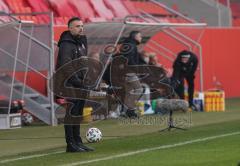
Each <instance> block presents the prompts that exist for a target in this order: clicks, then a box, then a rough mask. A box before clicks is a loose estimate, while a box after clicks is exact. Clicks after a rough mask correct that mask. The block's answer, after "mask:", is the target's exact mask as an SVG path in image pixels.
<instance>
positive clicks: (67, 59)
mask: <svg viewBox="0 0 240 166" xmlns="http://www.w3.org/2000/svg"><path fill="white" fill-rule="evenodd" d="M58 47H59V52H58V57H57V64H56V70H58V69H59V68H60V67H62V66H63V65H65V64H66V63H70V64H69V67H68V70H71V71H70V73H74V72H76V71H77V70H76V69H77V66H76V65H74V64H71V62H72V61H73V60H76V59H78V58H80V57H82V56H87V51H88V48H87V38H86V36H81V37H80V38H77V37H74V36H73V35H72V34H71V33H70V32H69V31H65V32H63V33H62V34H61V36H60V40H59V42H58ZM67 73H69V71H68V72H67ZM63 74H64V73H63ZM83 76H84V75H83V73H82V72H77V73H76V74H73V76H72V77H70V76H66V78H67V77H70V79H69V80H68V81H67V85H68V86H73V87H79V86H81V85H82V80H83Z"/></svg>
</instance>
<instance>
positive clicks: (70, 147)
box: [66, 142, 86, 152]
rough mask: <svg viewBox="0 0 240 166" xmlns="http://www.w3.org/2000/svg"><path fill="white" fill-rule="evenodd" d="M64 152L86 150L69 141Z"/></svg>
mask: <svg viewBox="0 0 240 166" xmlns="http://www.w3.org/2000/svg"><path fill="white" fill-rule="evenodd" d="M66 152H86V150H85V149H83V148H80V147H79V146H77V145H76V144H74V143H72V142H71V143H68V144H67V148H66Z"/></svg>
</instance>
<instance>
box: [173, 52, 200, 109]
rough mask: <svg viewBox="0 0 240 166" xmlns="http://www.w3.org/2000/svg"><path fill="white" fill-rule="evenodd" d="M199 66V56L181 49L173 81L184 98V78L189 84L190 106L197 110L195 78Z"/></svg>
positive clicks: (180, 95)
mask: <svg viewBox="0 0 240 166" xmlns="http://www.w3.org/2000/svg"><path fill="white" fill-rule="evenodd" d="M197 66H198V58H197V56H196V55H195V54H194V53H192V52H190V51H187V50H183V51H181V52H180V53H179V54H178V55H177V58H176V60H175V61H174V63H173V75H172V82H173V83H174V84H175V91H176V93H177V94H178V95H179V97H180V98H181V99H184V79H186V81H187V84H188V102H189V107H190V108H192V109H193V110H196V107H195V106H194V104H193V94H194V78H195V72H196V70H197Z"/></svg>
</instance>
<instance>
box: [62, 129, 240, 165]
mask: <svg viewBox="0 0 240 166" xmlns="http://www.w3.org/2000/svg"><path fill="white" fill-rule="evenodd" d="M238 134H240V132H233V133H228V134H222V135H216V136H211V137H205V138H199V139H195V140H190V141H184V142H180V143H176V144H170V145H162V146H158V147H154V148H146V149H142V150H137V151H132V152H128V153H122V154H117V155H113V156H109V157H103V158H97V159H93V160H87V161H79V162H74V163H70V164H63V165H61V166H76V165H82V164H89V163H94V162H99V161H106V160H112V159H116V158H121V157H128V156H132V155H136V154H140V153H145V152H149V151H155V150H160V149H168V148H175V147H178V146H183V145H188V144H193V143H199V142H204V141H208V140H214V139H217V138H223V137H227V136H233V135H238Z"/></svg>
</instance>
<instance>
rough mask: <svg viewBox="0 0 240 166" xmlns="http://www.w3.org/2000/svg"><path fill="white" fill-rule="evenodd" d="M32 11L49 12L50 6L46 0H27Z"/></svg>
mask: <svg viewBox="0 0 240 166" xmlns="http://www.w3.org/2000/svg"><path fill="white" fill-rule="evenodd" d="M27 1H28V3H29V5H30V6H31V8H32V11H34V12H49V11H51V8H50V6H49V3H48V2H47V1H46V0H34V1H33V0H27Z"/></svg>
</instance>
